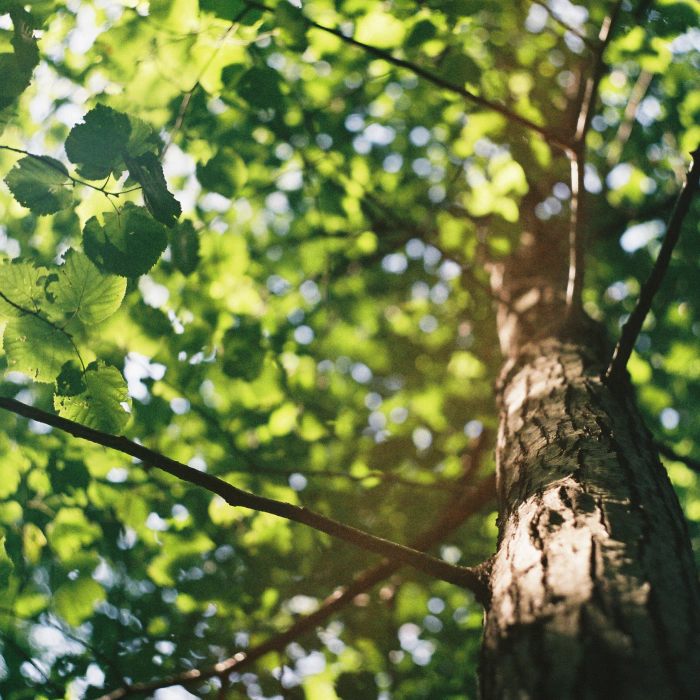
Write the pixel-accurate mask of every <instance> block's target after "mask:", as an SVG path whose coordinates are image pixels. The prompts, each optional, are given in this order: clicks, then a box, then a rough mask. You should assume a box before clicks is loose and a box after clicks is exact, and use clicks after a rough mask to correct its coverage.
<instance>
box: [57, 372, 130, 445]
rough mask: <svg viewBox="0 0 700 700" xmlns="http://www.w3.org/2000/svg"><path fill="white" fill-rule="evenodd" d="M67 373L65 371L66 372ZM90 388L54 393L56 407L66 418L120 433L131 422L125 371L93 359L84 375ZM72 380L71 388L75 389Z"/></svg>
mask: <svg viewBox="0 0 700 700" xmlns="http://www.w3.org/2000/svg"><path fill="white" fill-rule="evenodd" d="M62 374H63V373H62ZM82 379H83V382H84V383H85V386H86V389H85V390H84V391H82V392H81V393H79V394H75V395H72V396H62V395H60V394H57V395H56V396H54V400H53V402H54V408H55V409H56V410H57V411H58V412H59V414H60V415H61V416H63V417H64V418H68V419H70V420H73V421H75V422H76V423H81V424H82V425H86V426H87V427H88V428H94V429H95V430H101V431H102V432H105V433H112V434H118V433H120V432H121V431H122V430H123V428H124V426H125V425H126V424H127V423H128V422H129V413H128V412H127V411H125V410H124V407H123V406H122V405H121V404H122V402H125V401H127V395H126V392H127V386H126V382H125V381H124V377H122V374H121V372H120V371H119V370H118V369H117V368H116V367H110V366H108V365H105V364H104V363H102V362H91V363H90V364H89V365H88V366H87V370H86V371H85V373H84V374H83V378H82ZM74 387H75V384H74V383H72V384H71V386H70V387H69V390H70V389H72V388H74Z"/></svg>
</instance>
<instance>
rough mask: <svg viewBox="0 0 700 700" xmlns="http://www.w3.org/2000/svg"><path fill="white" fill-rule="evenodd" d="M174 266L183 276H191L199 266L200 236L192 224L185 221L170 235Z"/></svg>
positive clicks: (187, 220)
mask: <svg viewBox="0 0 700 700" xmlns="http://www.w3.org/2000/svg"><path fill="white" fill-rule="evenodd" d="M170 251H171V253H172V260H173V265H175V267H176V268H177V269H178V270H180V272H182V274H183V275H185V276H187V275H191V274H192V273H193V272H194V271H195V270H196V269H197V265H198V264H199V234H198V233H197V231H196V230H195V228H194V226H193V225H192V222H191V221H190V220H189V219H185V220H184V221H183V222H181V223H179V224H178V225H177V226H175V228H174V229H173V231H172V233H171V234H170Z"/></svg>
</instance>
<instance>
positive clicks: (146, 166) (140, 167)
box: [126, 151, 182, 228]
mask: <svg viewBox="0 0 700 700" xmlns="http://www.w3.org/2000/svg"><path fill="white" fill-rule="evenodd" d="M126 167H127V168H128V169H129V175H130V176H131V177H132V178H133V179H134V180H136V182H138V183H139V185H141V188H142V190H143V201H144V202H145V203H146V209H148V211H149V212H150V214H151V216H152V217H153V218H154V219H155V220H156V221H160V223H161V224H165V225H166V226H167V227H168V228H172V227H173V226H175V224H176V223H177V219H178V217H179V216H180V214H181V213H182V207H181V206H180V202H178V201H177V199H175V197H174V196H173V195H172V193H171V192H170V191H169V190H168V185H167V183H166V182H165V176H164V175H163V166H162V165H161V163H160V161H159V160H158V158H157V156H156V155H155V154H154V153H151V152H150V151H149V152H146V153H144V154H143V155H140V156H138V157H137V158H131V157H130V156H127V157H126Z"/></svg>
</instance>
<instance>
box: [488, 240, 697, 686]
mask: <svg viewBox="0 0 700 700" xmlns="http://www.w3.org/2000/svg"><path fill="white" fill-rule="evenodd" d="M540 240H542V239H540ZM538 247H539V246H538ZM548 254H549V255H550V256H554V257H553V258H550V263H551V260H552V259H556V258H557V251H556V248H550V249H549V253H548V249H547V247H546V246H545V247H544V248H541V247H540V249H539V251H537V250H535V248H534V246H532V245H531V246H524V247H523V249H522V250H521V252H520V253H519V254H518V255H517V256H516V257H515V258H513V259H512V261H511V262H510V263H509V266H510V269H508V268H506V269H501V270H496V271H495V274H494V280H495V284H496V285H497V286H498V288H499V289H498V291H499V293H500V294H501V296H502V297H503V296H505V297H506V298H510V300H511V302H512V303H511V304H510V305H509V306H507V307H504V308H502V309H501V314H500V320H501V324H500V329H499V330H500V336H501V343H502V346H503V350H504V353H505V354H506V355H507V356H508V357H509V358H510V359H509V360H508V362H507V363H506V366H505V368H504V371H503V374H502V377H501V382H500V386H499V399H500V408H501V417H500V433H499V439H498V445H497V464H498V473H497V479H498V493H499V528H500V538H499V547H498V552H497V554H496V555H495V556H494V559H493V568H492V573H491V585H492V601H491V606H490V608H489V609H488V611H487V613H486V621H485V631H484V644H483V648H482V660H481V679H480V680H481V693H482V697H483V698H484V700H495V699H498V700H511V699H512V700H526V699H528V698H532V699H533V700H549V699H550V698H551V699H554V698H556V699H557V700H560V699H561V700H564V699H568V698H571V699H574V698H575V699H577V700H578V699H586V700H588V699H591V700H593V699H595V700H603V699H605V700H607V699H608V698H610V699H613V698H614V699H615V700H623V699H624V700H632V699H634V700H638V699H641V698H645V699H646V698H648V699H649V700H665V699H671V698H688V699H690V698H699V697H700V590H699V587H698V579H697V574H696V571H695V566H694V562H693V556H692V551H691V547H690V542H689V538H688V534H687V529H686V526H685V521H684V519H683V514H682V512H681V509H680V506H679V503H678V499H677V497H676V495H675V493H674V491H673V488H672V486H671V483H670V481H669V479H668V476H667V474H666V471H665V469H664V468H663V466H662V465H661V463H660V461H659V458H658V455H657V453H656V451H655V450H654V447H653V443H652V439H651V435H650V433H649V431H648V430H647V429H646V428H645V426H644V424H643V422H642V419H641V417H640V415H639V413H638V411H637V408H636V405H635V399H634V394H633V391H632V389H631V387H630V386H629V384H625V385H624V386H618V387H617V388H616V389H611V388H609V387H607V386H606V385H605V384H604V383H603V381H602V380H601V376H602V374H603V372H604V370H605V367H606V360H607V359H608V358H607V355H606V351H605V350H604V348H603V343H602V342H601V336H600V333H599V330H598V329H596V328H595V326H594V324H593V323H592V322H590V320H587V319H585V318H580V319H578V320H577V321H576V323H575V324H569V325H568V328H566V327H564V328H563V327H562V326H563V324H562V319H563V316H564V315H563V308H562V306H561V291H562V290H563V284H562V279H561V278H562V274H563V271H562V270H559V269H558V268H557V267H556V265H554V266H552V265H553V263H552V264H551V265H550V266H549V271H548V274H546V276H545V277H544V278H542V279H540V280H539V281H538V280H537V279H536V275H535V277H533V273H532V272H530V273H529V275H528V277H527V278H526V277H525V276H524V275H523V274H521V273H520V272H519V270H527V269H530V270H532V269H533V266H532V265H528V264H527V263H528V262H529V263H532V261H533V260H535V261H536V265H535V268H539V269H541V270H546V269H547V268H548V262H547V257H548ZM533 255H534V257H533ZM518 266H520V267H518ZM528 282H530V283H532V284H533V285H535V286H536V287H534V286H533V287H531V289H530V290H528V289H527V283H528ZM535 288H536V292H535V291H533V289H535ZM527 294H529V295H530V300H534V303H532V304H530V305H527V304H523V303H522V299H523V298H524V297H525V296H526V295H527ZM519 301H520V302H521V303H520V307H521V308H520V309H518V308H517V305H518V302H519ZM528 337H529V338H530V339H531V342H529V343H528V342H526V341H527V339H528Z"/></svg>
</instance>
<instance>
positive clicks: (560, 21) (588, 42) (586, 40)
mask: <svg viewBox="0 0 700 700" xmlns="http://www.w3.org/2000/svg"><path fill="white" fill-rule="evenodd" d="M535 4H536V5H539V6H540V7H542V8H544V10H545V11H546V13H547V14H548V15H549V16H550V17H551V18H552V20H553V21H554V22H556V23H557V24H558V25H559V26H560V27H561V28H562V29H564V30H565V31H567V32H571V33H572V34H573V35H574V36H577V37H578V38H579V39H581V41H582V42H583V43H584V44H585V45H586V46H587V47H588V48H589V49H591V50H595V48H596V47H595V45H594V44H593V42H592V41H591V40H590V39H589V38H588V37H587V36H586V35H585V34H583V33H582V32H580V31H579V30H578V29H576V28H575V27H572V26H571V25H570V24H567V23H566V22H565V21H564V20H563V19H561V18H560V17H559V16H558V15H556V14H554V11H553V10H552V9H551V8H550V7H547V5H545V4H544V2H536V3H535Z"/></svg>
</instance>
